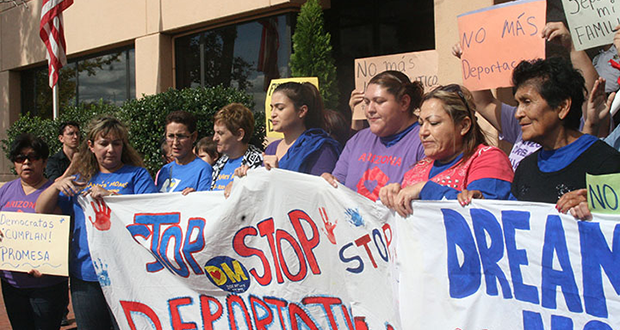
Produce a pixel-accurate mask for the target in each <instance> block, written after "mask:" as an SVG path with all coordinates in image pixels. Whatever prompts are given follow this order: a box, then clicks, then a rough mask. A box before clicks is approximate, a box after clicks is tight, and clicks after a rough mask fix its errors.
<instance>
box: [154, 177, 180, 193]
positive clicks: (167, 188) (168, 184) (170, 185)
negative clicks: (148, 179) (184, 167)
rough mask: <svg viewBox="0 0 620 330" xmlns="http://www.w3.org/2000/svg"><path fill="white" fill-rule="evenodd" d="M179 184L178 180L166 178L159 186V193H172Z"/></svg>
mask: <svg viewBox="0 0 620 330" xmlns="http://www.w3.org/2000/svg"><path fill="white" fill-rule="evenodd" d="M180 183H181V180H180V179H176V178H168V179H166V181H164V184H163V185H162V186H161V189H160V190H159V192H163V193H166V192H171V191H174V188H176V187H177V186H178V185H179V184H180Z"/></svg>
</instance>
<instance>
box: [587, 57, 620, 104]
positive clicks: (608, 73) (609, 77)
mask: <svg viewBox="0 0 620 330" xmlns="http://www.w3.org/2000/svg"><path fill="white" fill-rule="evenodd" d="M609 60H614V61H616V62H618V61H620V56H618V50H617V49H616V46H614V45H611V47H609V49H608V50H604V51H601V52H600V53H599V54H598V55H596V56H594V58H593V59H592V65H594V68H595V69H596V72H597V73H598V75H599V76H601V77H603V78H605V93H612V92H615V91H617V90H618V88H620V85H619V84H618V77H620V70H618V69H616V68H614V67H612V66H611V63H609Z"/></svg>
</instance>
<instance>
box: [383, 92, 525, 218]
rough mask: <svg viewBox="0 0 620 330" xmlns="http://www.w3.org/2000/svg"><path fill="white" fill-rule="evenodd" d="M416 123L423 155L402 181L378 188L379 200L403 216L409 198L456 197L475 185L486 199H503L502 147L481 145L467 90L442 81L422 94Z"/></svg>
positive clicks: (506, 167) (506, 164)
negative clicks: (445, 84) (428, 91)
mask: <svg viewBox="0 0 620 330" xmlns="http://www.w3.org/2000/svg"><path fill="white" fill-rule="evenodd" d="M418 122H419V123H420V140H421V141H422V144H423V145H424V153H425V154H426V158H424V159H423V160H421V161H420V162H418V163H417V164H416V165H415V166H414V167H413V168H412V169H410V170H409V171H408V172H407V173H405V176H404V179H403V182H402V185H401V184H400V183H393V184H390V185H387V186H385V187H383V189H381V191H380V193H379V196H380V198H381V202H383V204H385V205H386V206H388V207H389V208H392V209H394V210H396V211H397V212H398V213H399V214H400V215H402V216H406V215H408V214H411V213H412V212H413V210H412V208H411V201H412V200H414V199H421V200H441V199H456V198H457V195H458V194H459V193H460V192H461V191H462V190H463V189H470V190H472V189H475V190H477V191H479V192H480V194H482V195H483V196H485V198H489V199H508V197H509V196H510V184H511V182H512V178H513V172H512V167H511V165H510V161H509V160H508V157H507V156H506V154H504V152H503V151H501V150H500V149H498V148H496V147H492V146H488V145H487V142H486V139H485V137H484V134H483V133H482V131H481V129H480V127H479V126H478V123H477V122H476V117H475V113H474V103H473V101H472V96H471V93H470V92H469V91H468V90H467V89H465V88H464V87H461V86H459V85H448V86H443V87H439V88H437V89H435V90H433V91H432V92H430V93H428V94H426V95H425V96H424V98H423V100H422V107H421V108H420V118H419V120H418Z"/></svg>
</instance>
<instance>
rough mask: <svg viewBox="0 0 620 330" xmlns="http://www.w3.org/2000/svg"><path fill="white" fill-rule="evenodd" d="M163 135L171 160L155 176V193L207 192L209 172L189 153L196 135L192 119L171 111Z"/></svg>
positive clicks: (210, 173)
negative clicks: (156, 190)
mask: <svg viewBox="0 0 620 330" xmlns="http://www.w3.org/2000/svg"><path fill="white" fill-rule="evenodd" d="M165 136H166V143H167V144H168V150H170V153H171V155H172V157H173V161H172V162H170V163H168V164H166V165H164V166H163V167H162V168H161V170H160V171H159V174H158V175H157V189H158V190H159V192H173V191H181V192H183V193H184V194H187V193H189V192H192V191H206V190H210V189H211V176H212V174H213V169H212V168H211V165H209V164H207V163H206V162H205V161H203V160H202V159H200V158H198V157H196V155H195V154H194V151H193V147H194V142H196V137H197V136H198V133H197V132H196V117H194V115H192V114H191V113H189V112H186V111H174V112H171V113H170V114H168V116H167V117H166V132H165Z"/></svg>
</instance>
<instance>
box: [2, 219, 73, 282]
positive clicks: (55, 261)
mask: <svg viewBox="0 0 620 330" xmlns="http://www.w3.org/2000/svg"><path fill="white" fill-rule="evenodd" d="M69 226H70V224H69V216H67V215H63V216H58V215H48V214H36V213H24V212H0V230H1V231H2V233H3V235H4V238H3V239H2V241H1V242H0V269H2V270H13V271H19V272H29V271H30V270H32V269H36V270H38V271H40V272H41V273H43V274H47V275H61V276H68V275H69V273H68V269H69V266H68V265H69Z"/></svg>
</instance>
